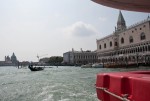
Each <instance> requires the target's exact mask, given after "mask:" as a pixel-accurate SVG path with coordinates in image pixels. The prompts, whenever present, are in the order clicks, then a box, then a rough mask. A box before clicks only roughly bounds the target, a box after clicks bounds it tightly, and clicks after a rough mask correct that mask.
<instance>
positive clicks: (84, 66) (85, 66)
mask: <svg viewBox="0 0 150 101" xmlns="http://www.w3.org/2000/svg"><path fill="white" fill-rule="evenodd" d="M81 68H92V64H86V65H82V66H81Z"/></svg>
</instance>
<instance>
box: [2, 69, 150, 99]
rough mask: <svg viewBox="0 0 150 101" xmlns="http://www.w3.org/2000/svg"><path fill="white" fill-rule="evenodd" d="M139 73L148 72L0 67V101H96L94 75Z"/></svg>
mask: <svg viewBox="0 0 150 101" xmlns="http://www.w3.org/2000/svg"><path fill="white" fill-rule="evenodd" d="M141 69H146V70H149V68H143V67H141V68H138V69H137V68H131V69H125V68H124V69H120V68H117V69H108V68H81V67H67V66H65V67H58V68H57V67H53V68H45V70H43V71H37V72H31V71H30V70H29V69H28V68H22V69H17V68H16V67H0V101H98V99H97V96H96V91H95V88H94V84H95V81H96V74H97V73H100V72H115V71H133V70H141Z"/></svg>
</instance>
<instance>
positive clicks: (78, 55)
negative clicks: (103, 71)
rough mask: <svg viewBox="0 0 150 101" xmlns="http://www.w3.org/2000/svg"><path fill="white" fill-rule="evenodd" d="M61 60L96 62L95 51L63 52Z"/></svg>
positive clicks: (66, 61) (67, 62)
mask: <svg viewBox="0 0 150 101" xmlns="http://www.w3.org/2000/svg"><path fill="white" fill-rule="evenodd" d="M63 62H64V63H66V64H74V65H76V64H80V65H81V64H88V63H96V62H97V53H96V51H88V50H87V51H83V50H81V51H74V50H72V51H69V52H66V53H64V54H63Z"/></svg>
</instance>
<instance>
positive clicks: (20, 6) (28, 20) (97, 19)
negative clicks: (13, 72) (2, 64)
mask: <svg viewBox="0 0 150 101" xmlns="http://www.w3.org/2000/svg"><path fill="white" fill-rule="evenodd" d="M0 14H1V16H0V36H1V37H0V46H1V51H0V61H3V60H4V57H5V56H7V55H9V56H11V55H12V53H13V52H14V53H15V55H16V56H17V59H18V60H19V61H24V60H28V61H38V59H37V54H38V55H39V56H42V55H44V54H48V55H47V56H44V57H50V56H62V55H63V53H64V52H67V51H70V50H71V49H72V48H74V50H80V48H82V49H83V50H92V51H94V50H96V47H97V46H96V39H99V38H102V37H104V36H107V35H109V34H111V33H113V31H114V30H115V26H116V23H117V19H118V15H119V10H118V9H114V8H109V7H105V6H102V5H99V4H96V3H94V2H92V1H91V0H73V1H72V0H61V2H60V0H0ZM122 14H123V16H124V18H125V21H126V25H127V26H130V25H133V24H135V23H137V22H140V21H142V20H144V19H146V18H147V16H148V13H141V12H132V11H124V10H123V11H122Z"/></svg>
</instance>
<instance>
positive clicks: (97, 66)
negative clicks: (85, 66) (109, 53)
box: [92, 63, 103, 68]
mask: <svg viewBox="0 0 150 101" xmlns="http://www.w3.org/2000/svg"><path fill="white" fill-rule="evenodd" d="M92 68H103V64H100V63H95V64H93V65H92Z"/></svg>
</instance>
